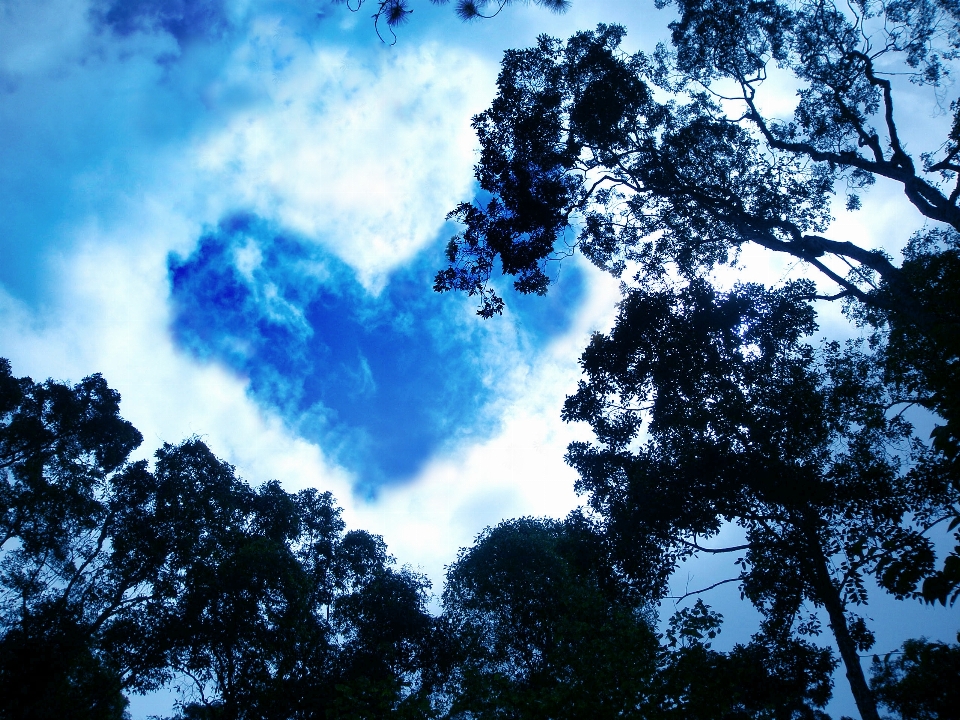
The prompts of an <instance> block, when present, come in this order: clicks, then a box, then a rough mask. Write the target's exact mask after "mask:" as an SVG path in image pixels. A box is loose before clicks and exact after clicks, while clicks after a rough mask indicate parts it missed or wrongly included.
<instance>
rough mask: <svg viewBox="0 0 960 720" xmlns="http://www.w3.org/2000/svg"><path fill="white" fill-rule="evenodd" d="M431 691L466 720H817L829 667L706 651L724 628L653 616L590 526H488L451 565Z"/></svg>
mask: <svg viewBox="0 0 960 720" xmlns="http://www.w3.org/2000/svg"><path fill="white" fill-rule="evenodd" d="M441 619H442V621H443V622H444V623H445V625H446V633H447V636H448V638H449V640H448V642H449V644H450V647H451V650H450V654H449V656H448V657H447V658H446V662H445V663H441V665H443V666H444V667H443V669H442V670H441V675H442V676H443V677H444V680H445V682H443V683H441V687H440V691H439V692H438V693H437V696H438V699H439V701H440V702H438V704H439V705H441V706H443V708H444V710H445V713H444V716H445V717H451V718H460V717H473V718H507V717H515V718H528V717H538V718H539V717H549V718H607V717H609V718H650V719H658V720H659V719H663V720H668V719H672V718H694V719H700V718H703V720H708V719H710V720H715V719H716V718H723V717H728V718H732V717H751V718H775V717H809V718H819V717H821V716H822V713H821V712H819V710H818V709H819V708H822V707H823V706H824V705H825V704H826V702H827V700H828V699H829V697H830V673H831V672H832V670H833V663H832V661H831V660H830V659H829V657H828V654H827V653H825V652H824V651H822V650H816V649H814V648H812V647H811V646H809V645H806V644H805V643H802V642H800V643H793V644H792V645H790V646H784V647H776V646H774V645H772V644H770V643H767V644H762V643H760V642H757V641H754V642H751V643H749V644H748V645H737V646H736V647H735V648H734V649H733V650H732V651H731V652H730V653H720V652H717V651H715V650H712V649H711V648H710V642H711V640H712V639H713V638H714V637H716V635H717V634H718V633H719V630H720V622H721V618H720V616H719V615H717V614H715V613H711V612H710V611H709V610H708V609H707V608H706V607H705V606H704V605H703V604H702V603H698V605H697V606H696V607H695V608H694V609H693V610H692V611H691V610H685V611H681V612H679V613H677V615H675V616H674V617H673V618H672V619H671V621H670V625H669V629H668V632H667V637H666V640H667V642H666V643H664V644H661V640H663V638H660V637H658V636H657V635H656V633H655V629H654V620H655V615H654V613H653V612H652V611H651V606H650V605H649V604H647V603H646V602H645V601H644V600H643V599H642V596H641V595H639V594H638V593H637V592H636V590H635V589H634V588H632V587H631V585H630V583H629V582H627V578H626V576H625V575H624V574H623V573H622V572H620V571H619V570H618V569H617V568H616V566H615V565H614V564H612V563H611V562H610V555H609V552H608V548H607V545H606V542H605V540H604V538H603V535H602V534H601V533H599V532H598V528H596V527H594V526H593V525H592V523H591V522H589V521H588V520H587V519H586V518H585V517H584V516H583V515H581V514H578V513H574V514H572V515H571V516H570V517H568V518H567V519H566V520H565V521H562V522H558V521H554V520H537V519H533V518H519V519H515V520H507V521H504V522H502V523H500V524H499V525H498V526H496V527H494V528H487V529H486V530H485V531H484V532H483V533H481V535H480V536H479V537H478V538H477V542H476V543H475V545H474V546H473V547H472V548H469V549H464V550H462V551H461V553H460V555H459V557H458V559H457V561H456V562H455V563H454V564H453V565H451V566H450V568H449V571H448V575H447V586H446V589H445V591H444V612H443V615H442V618H441Z"/></svg>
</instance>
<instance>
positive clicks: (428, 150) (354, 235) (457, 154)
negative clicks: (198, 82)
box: [195, 20, 495, 289]
mask: <svg viewBox="0 0 960 720" xmlns="http://www.w3.org/2000/svg"><path fill="white" fill-rule="evenodd" d="M302 43H303V41H302V40H301V39H300V38H298V37H296V36H294V35H292V33H291V31H290V29H289V28H287V27H286V26H285V25H284V24H283V23H282V22H279V21H276V22H274V21H268V20H264V21H262V22H259V23H258V24H256V26H255V31H254V32H252V33H251V36H250V38H249V41H248V42H247V43H246V44H245V45H244V46H243V47H241V48H240V49H238V51H237V58H236V61H235V63H234V68H235V73H236V75H235V76H234V77H232V78H231V80H230V81H231V82H240V81H241V75H243V74H244V73H249V74H250V75H251V76H256V77H259V78H260V79H261V81H262V80H263V78H264V76H265V77H267V78H269V79H268V80H266V81H265V82H264V84H263V91H264V93H265V94H266V96H267V97H268V100H267V101H266V105H265V106H260V105H258V106H257V107H255V108H251V109H250V110H249V111H244V112H239V113H237V114H236V115H234V116H233V117H232V118H231V120H230V121H229V122H228V123H227V124H226V126H225V127H223V128H222V130H220V131H219V132H216V133H213V134H211V135H210V136H209V137H207V138H206V139H204V140H203V141H202V142H201V143H199V144H198V146H197V147H196V150H195V152H196V155H197V157H198V164H199V168H200V169H201V170H202V171H203V172H205V173H207V174H208V176H209V177H210V178H211V184H212V185H215V186H216V187H217V188H218V189H219V192H221V193H222V194H223V195H224V201H225V202H226V203H228V204H232V205H233V206H234V207H238V208H246V209H249V210H250V211H253V212H255V213H257V214H258V215H260V216H262V217H266V218H269V219H271V220H273V221H275V222H277V223H278V224H280V225H282V226H283V227H285V228H288V229H289V230H291V231H294V232H297V233H299V234H301V235H302V236H304V237H305V238H309V239H311V240H313V241H315V242H317V243H319V244H322V245H323V246H324V247H326V248H328V249H330V250H331V251H332V252H334V253H335V254H336V255H337V256H338V257H340V258H341V259H342V260H343V261H344V262H346V263H348V264H349V265H351V266H352V267H354V268H355V269H357V271H358V273H359V276H360V280H361V282H362V283H363V284H364V285H366V286H368V287H371V288H374V289H375V288H376V287H378V283H381V282H383V279H384V277H385V275H386V274H387V273H389V272H390V270H391V269H392V268H394V267H397V266H399V265H402V264H404V263H405V262H406V261H408V260H409V259H410V258H411V257H413V255H414V254H415V253H416V252H417V251H418V250H419V249H420V248H422V247H424V245H426V244H427V243H429V242H432V241H433V239H434V237H435V234H436V231H437V229H438V227H439V226H440V225H441V224H442V222H443V218H444V216H445V215H446V213H447V212H448V211H449V210H450V209H452V208H453V207H454V205H455V204H456V203H457V202H458V201H459V200H462V199H463V198H464V197H466V196H468V195H469V194H470V190H471V183H472V165H473V163H474V160H475V155H474V153H475V146H476V140H475V137H474V133H473V131H472V129H471V127H470V117H471V115H472V114H473V113H474V112H478V111H479V110H480V109H482V107H483V106H484V104H485V103H486V101H487V100H488V99H489V96H490V95H491V94H492V91H493V77H494V72H495V68H494V66H493V65H488V64H485V63H482V62H480V61H479V60H477V59H476V57H475V56H472V55H468V54H465V53H459V52H457V51H455V50H452V49H450V48H443V49H441V48H439V47H438V46H436V45H432V44H429V43H427V44H423V45H417V46H416V47H410V46H405V47H403V48H398V49H395V50H392V51H389V52H384V53H382V54H379V55H378V56H375V58H374V59H373V60H372V61H371V60H369V59H368V60H366V61H360V60H358V58H357V56H356V55H354V54H351V53H349V52H347V51H345V50H343V49H330V48H317V49H310V50H309V51H305V50H304V48H303V47H302ZM243 82H244V83H248V84H249V83H253V82H254V81H253V79H250V78H248V79H246V80H243Z"/></svg>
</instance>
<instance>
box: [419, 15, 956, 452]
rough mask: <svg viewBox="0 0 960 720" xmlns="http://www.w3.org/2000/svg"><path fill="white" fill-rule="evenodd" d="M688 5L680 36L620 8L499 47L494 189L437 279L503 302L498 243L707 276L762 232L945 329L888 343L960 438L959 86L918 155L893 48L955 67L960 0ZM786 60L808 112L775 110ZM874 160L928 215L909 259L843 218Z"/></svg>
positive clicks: (642, 270)
mask: <svg viewBox="0 0 960 720" xmlns="http://www.w3.org/2000/svg"><path fill="white" fill-rule="evenodd" d="M657 4H658V6H663V5H666V4H668V3H667V2H658V3H657ZM676 5H677V9H678V11H679V19H678V20H676V21H675V22H674V23H672V24H671V28H672V31H673V32H672V42H673V48H672V50H668V49H667V48H665V47H663V46H660V47H659V48H658V49H657V51H656V52H655V53H654V54H653V55H646V54H644V53H637V54H634V55H628V54H627V53H625V52H624V51H623V50H621V48H620V45H621V41H622V39H623V36H624V32H625V31H624V30H623V28H621V27H618V26H600V27H598V28H597V30H596V31H595V32H582V33H578V34H576V35H574V36H573V37H572V38H570V40H569V41H568V42H567V43H562V42H560V41H558V40H555V39H552V38H548V37H541V38H540V40H539V43H538V45H537V47H535V48H530V49H527V50H517V51H509V52H507V53H506V54H505V56H504V60H503V66H502V70H501V73H500V77H499V80H498V87H499V92H498V95H497V97H496V98H495V99H494V101H493V103H492V104H491V106H490V108H489V109H488V110H487V111H485V112H483V113H481V114H480V115H477V116H476V117H475V118H474V127H475V128H476V130H477V133H478V136H479V138H480V143H481V156H480V162H479V164H478V165H477V168H476V175H477V180H478V181H479V184H480V187H481V189H482V190H483V191H484V192H485V193H488V194H489V195H490V199H489V201H488V202H486V203H485V204H462V205H460V206H459V207H458V208H457V209H456V210H454V211H453V212H452V213H451V217H453V218H455V219H457V220H459V221H461V222H462V223H463V224H464V225H465V229H464V231H463V232H462V233H461V234H460V235H458V236H456V237H455V238H454V239H453V240H451V242H450V245H449V247H448V257H449V261H450V265H449V267H448V268H447V269H446V270H443V271H441V272H440V273H438V275H437V278H436V283H435V287H436V289H437V290H439V291H446V290H462V291H465V292H467V293H469V294H471V295H476V296H478V297H479V299H480V309H479V313H480V314H481V315H483V316H487V317H489V316H491V315H494V314H497V313H499V312H500V311H501V309H502V306H503V305H502V300H501V299H500V297H499V296H498V295H497V293H496V291H495V289H494V288H493V287H492V285H490V280H491V277H492V275H493V272H494V269H495V267H496V265H497V263H499V265H500V268H501V269H502V271H503V273H504V274H507V275H512V276H514V277H515V278H516V279H515V281H514V286H515V287H516V289H517V290H519V291H520V292H525V293H543V292H545V291H546V289H547V286H548V284H549V277H548V274H547V272H546V263H547V262H549V261H551V260H556V259H558V258H561V257H563V256H564V255H565V254H567V253H569V252H570V251H571V250H572V249H574V248H579V249H580V250H581V251H582V252H583V253H584V254H585V255H586V256H587V257H588V258H589V259H590V260H591V261H593V262H594V263H595V264H596V265H598V266H599V267H601V268H603V269H605V270H608V271H610V272H612V273H614V274H615V275H621V274H622V273H624V272H625V271H626V270H627V269H628V268H629V269H630V273H631V274H632V275H634V276H635V277H636V278H637V279H638V280H639V281H640V282H641V283H650V282H656V281H658V280H660V279H663V278H664V277H665V276H669V275H679V276H680V277H684V278H687V279H690V278H694V277H698V276H701V275H702V274H703V273H705V272H708V271H709V270H710V269H712V268H713V267H715V266H716V265H718V264H724V263H729V262H731V261H733V260H735V259H736V256H737V253H738V250H739V249H740V248H742V247H744V246H745V245H748V244H755V245H759V246H761V247H764V248H767V249H769V250H771V251H774V252H779V253H784V254H787V255H790V256H791V257H794V258H796V259H797V260H799V261H802V262H803V263H806V264H808V265H809V266H811V267H812V268H815V269H816V270H817V271H819V272H820V273H821V275H822V276H823V277H824V278H825V279H827V280H829V281H831V282H832V283H835V284H836V285H837V286H838V288H839V289H838V291H837V292H835V293H831V294H823V293H821V292H813V293H812V295H811V296H812V297H814V298H827V299H832V300H839V299H845V300H847V301H849V302H852V303H854V305H855V306H856V307H858V308H859V309H860V310H861V311H862V312H863V315H862V317H863V318H864V319H865V320H868V321H869V322H872V323H874V324H876V325H877V326H883V325H886V327H887V328H888V329H889V331H890V332H891V333H892V335H893V340H894V341H895V345H896V346H897V347H898V348H899V347H911V346H917V344H918V342H919V343H920V344H922V345H923V347H924V349H925V350H930V351H932V352H929V353H927V352H925V353H924V355H923V357H924V358H925V359H921V358H920V357H918V353H899V352H898V353H894V354H893V355H892V356H891V368H890V370H891V372H892V373H893V374H895V375H896V377H897V378H898V379H899V380H901V381H903V382H904V388H905V390H908V391H909V393H910V395H909V397H910V400H911V401H913V402H916V403H918V404H921V405H922V406H923V407H926V408H928V409H930V410H932V411H934V412H936V413H938V414H939V415H940V416H941V417H942V418H943V419H944V420H945V423H944V426H943V429H942V430H941V431H939V432H938V434H937V441H938V443H940V445H941V447H942V448H943V449H944V450H945V451H947V450H948V449H950V448H952V452H954V453H955V452H956V450H957V448H958V447H960V444H958V443H960V441H958V437H960V435H958V432H960V427H958V425H957V423H958V422H960V420H958V419H957V413H958V408H960V405H958V403H960V400H958V390H957V388H958V385H960V383H958V382H957V376H956V363H955V361H954V358H956V357H957V356H958V354H960V348H958V345H957V339H956V338H957V337H958V333H957V331H956V329H957V327H958V323H960V317H958V309H957V302H956V301H957V298H956V296H955V292H956V291H955V288H956V287H957V286H958V279H960V278H958V274H957V273H958V270H960V261H958V257H960V254H958V253H960V234H958V231H960V208H958V206H957V201H958V198H960V184H958V183H960V176H958V173H957V171H958V170H960V165H958V164H957V157H958V154H960V144H958V143H960V139H958V138H960V106H958V105H957V104H954V105H952V106H951V107H952V109H953V111H954V124H953V126H952V128H951V129H950V130H949V132H948V133H947V134H946V135H945V136H944V137H942V138H939V139H937V140H935V141H934V142H933V143H931V147H930V148H929V152H927V153H922V154H921V156H920V158H919V160H917V159H915V158H914V157H913V156H911V155H910V153H909V152H908V151H907V149H906V148H905V146H904V144H903V142H902V141H901V132H900V131H899V130H898V125H897V123H898V122H899V121H900V119H901V118H902V116H903V115H904V114H905V112H904V109H903V108H902V107H900V106H899V105H896V104H895V102H894V98H895V90H896V88H895V85H894V82H893V81H892V80H891V77H892V75H891V69H896V70H897V71H898V72H901V73H906V74H908V75H909V77H910V79H911V80H912V81H913V82H915V83H917V84H920V85H928V86H932V87H933V88H934V92H936V91H937V90H938V89H941V88H942V84H941V83H942V81H943V79H944V78H945V77H946V76H947V74H948V72H949V71H950V66H951V63H952V61H953V60H954V58H955V57H956V56H957V51H958V49H960V45H958V43H960V25H958V21H960V14H958V11H957V9H956V7H955V5H954V4H953V3H948V2H940V1H939V0H903V1H898V2H873V1H871V0H863V1H862V2H857V3H853V4H850V5H842V6H841V5H835V4H834V3H832V2H829V1H827V0H816V1H811V2H798V3H792V4H791V3H784V2H777V1H776V0H761V1H758V2H748V3H744V2H740V1H739V0H678V1H677V2H676ZM897 63H899V64H897ZM774 67H776V68H782V69H784V70H787V71H789V72H790V73H792V74H793V76H794V79H795V80H796V82H797V83H798V85H799V86H800V90H799V92H798V93H797V97H798V102H797V104H796V106H795V109H794V113H793V117H792V118H787V119H785V118H776V117H768V116H767V115H765V114H764V113H763V111H762V103H761V99H762V97H763V90H764V86H765V84H766V83H767V82H768V76H769V75H770V74H771V70H772V68H774ZM664 95H666V96H667V99H665V100H664V99H663V98H664ZM876 178H884V179H886V180H888V181H891V182H895V183H898V184H899V185H900V186H901V187H902V188H903V191H904V193H905V195H906V197H907V198H908V199H909V201H910V202H911V203H912V204H913V206H914V207H915V208H916V209H917V211H918V214H919V216H922V217H923V218H926V219H927V220H929V221H930V222H931V223H932V225H931V228H930V229H929V230H927V231H924V232H923V233H921V234H920V235H918V236H917V237H915V238H913V239H912V240H911V241H910V243H909V245H908V247H907V248H906V254H905V260H904V262H903V263H901V265H900V266H897V265H896V264H895V263H894V262H893V260H892V259H890V258H889V257H887V256H886V255H885V254H884V253H883V252H881V251H878V250H872V249H870V248H868V247H864V246H862V245H859V244H857V242H856V239H851V238H839V239H832V238H829V237H827V235H829V234H830V225H831V220H832V212H833V211H834V207H833V198H834V194H835V192H836V190H837V188H838V186H840V187H843V186H846V188H847V189H848V190H849V191H850V194H849V196H848V202H847V208H848V211H850V212H853V211H855V210H856V209H857V208H858V207H859V206H860V199H859V193H860V191H862V190H863V189H865V188H866V187H868V186H869V185H871V184H872V183H873V182H874V181H875V179H876ZM574 235H575V236H576V239H575V241H572V242H571V238H572V237H573V236H574Z"/></svg>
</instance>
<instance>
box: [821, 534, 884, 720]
mask: <svg viewBox="0 0 960 720" xmlns="http://www.w3.org/2000/svg"><path fill="white" fill-rule="evenodd" d="M811 535H812V537H811V540H812V541H813V542H811V546H812V547H813V548H815V549H814V551H813V552H814V554H815V557H813V558H811V560H812V562H811V565H812V566H813V567H812V570H813V572H814V578H813V580H814V582H813V585H814V587H815V588H816V590H817V596H818V597H817V598H816V599H817V600H819V601H820V602H821V603H823V607H824V608H826V611H827V615H828V616H829V618H830V629H831V630H833V636H834V638H835V639H836V641H837V648H839V650H840V657H841V659H842V660H843V666H844V669H845V670H846V673H847V681H848V682H849V683H850V690H851V692H853V699H854V701H855V702H856V703H857V709H858V710H859V711H860V717H861V718H863V720H880V713H879V712H878V711H877V701H876V700H875V699H874V697H873V693H872V692H870V686H869V685H867V678H866V676H865V675H864V674H863V665H861V664H860V655H859V653H858V652H857V645H856V643H855V642H854V641H853V638H852V637H851V636H850V628H849V627H848V626H847V617H846V614H845V613H844V603H843V599H842V598H841V597H840V591H839V590H838V589H837V586H836V585H835V584H834V582H833V578H831V577H830V572H829V570H828V569H827V558H826V557H825V556H824V554H823V551H822V550H821V548H820V545H819V542H818V541H817V539H816V535H815V534H813V533H811Z"/></svg>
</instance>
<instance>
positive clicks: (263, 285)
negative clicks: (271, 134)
mask: <svg viewBox="0 0 960 720" xmlns="http://www.w3.org/2000/svg"><path fill="white" fill-rule="evenodd" d="M429 250H432V252H430V251H425V252H423V253H421V254H420V255H418V256H417V257H416V258H415V259H414V261H412V262H410V263H408V264H407V265H405V266H403V267H402V268H398V269H396V270H395V271H394V272H393V273H391V274H390V275H389V276H388V277H387V278H386V280H385V281H384V284H383V287H382V288H381V290H380V292H378V293H373V292H371V291H370V290H368V289H367V288H365V287H363V285H362V284H361V283H360V282H359V280H358V276H357V273H356V272H355V271H354V270H353V269H352V268H351V267H350V266H348V265H347V264H346V263H344V262H343V261H341V260H339V259H338V258H337V257H336V256H334V255H333V254H331V253H330V252H329V251H327V250H325V249H324V248H322V247H320V246H318V245H316V244H313V243H310V242H308V241H305V240H304V239H302V238H301V237H299V236H297V235H295V234H292V233H290V232H289V231H287V232H283V231H280V230H279V229H277V228H276V227H275V226H274V225H272V224H271V223H269V222H267V221H265V220H263V219H261V218H258V217H256V216H253V215H249V214H245V215H236V216H232V217H230V218H227V219H225V220H224V221H223V222H221V223H220V225H219V226H218V228H217V229H216V230H215V231H212V232H210V233H207V234H205V235H204V236H203V237H202V238H201V239H200V241H199V244H198V245H197V247H196V249H195V250H194V252H193V253H191V254H190V255H189V256H186V257H181V256H178V255H175V254H174V255H171V257H170V260H169V268H170V283H171V302H172V306H173V319H172V329H173V333H174V337H175V338H176V340H177V342H178V343H179V344H180V345H181V346H182V347H184V348H186V349H187V350H189V351H190V352H191V353H192V354H193V355H194V356H195V357H197V358H199V359H202V360H208V361H210V360H213V361H218V362H221V363H223V364H224V365H226V366H227V367H230V368H232V369H233V370H234V371H235V372H236V373H238V374H239V375H240V376H242V377H244V378H247V379H248V381H249V392H250V393H251V395H252V397H254V398H255V399H256V400H257V401H258V402H260V403H261V404H263V405H264V406H265V407H269V408H272V409H275V410H276V411H278V412H279V413H280V414H281V415H282V416H283V417H284V418H286V420H287V421H288V422H289V423H290V424H291V426H292V427H294V428H296V430H297V432H298V433H299V434H300V435H302V436H303V437H305V438H307V439H310V440H313V441H315V442H317V443H318V445H319V446H320V447H321V448H323V450H324V452H325V453H327V454H328V455H329V456H331V457H333V458H334V459H335V460H336V461H337V462H338V463H339V464H341V465H342V466H344V467H346V468H348V469H349V470H351V471H352V472H354V473H355V474H356V476H357V478H358V482H357V488H358V489H359V490H360V491H361V492H364V493H372V492H374V491H375V490H376V489H377V488H378V487H379V486H381V485H383V484H385V483H392V482H397V481H401V480H409V479H410V478H412V477H414V476H415V475H416V474H417V473H418V472H419V471H420V470H421V469H422V468H423V466H424V465H425V464H426V463H427V462H428V461H429V460H430V458H432V457H433V456H435V455H436V454H437V453H439V452H442V451H444V450H448V449H450V448H452V447H457V446H459V445H460V444H462V443H463V442H465V441H466V440H468V439H472V440H474V441H476V440H478V439H483V438H486V437H489V436H490V435H492V434H494V433H495V432H496V431H497V430H499V414H498V413H499V412H500V410H501V409H502V408H500V407H499V404H500V402H499V401H500V400H501V398H503V397H504V396H507V395H510V394H513V393H515V392H516V391H517V389H518V381H519V380H520V375H519V373H521V372H523V371H526V370H528V368H530V367H532V366H535V365H536V364H537V362H538V361H539V357H538V355H539V353H540V352H541V350H542V348H543V347H544V346H545V345H546V344H547V343H549V342H550V341H551V340H552V339H554V338H555V337H557V336H559V335H561V334H563V333H564V332H566V331H567V330H568V329H569V327H570V325H571V321H572V319H573V318H574V316H575V312H576V310H575V309H576V308H577V307H578V304H579V301H580V299H581V298H582V296H583V278H582V273H581V272H580V271H579V270H578V269H577V268H576V267H575V266H574V267H571V268H570V269H569V270H568V271H567V274H566V275H565V278H564V280H565V283H564V290H565V291H566V292H565V293H564V294H563V295H561V294H560V293H556V294H555V295H554V296H552V297H551V300H552V302H546V301H543V302H530V301H526V302H524V301H523V300H521V299H520V298H516V297H511V298H510V299H511V301H516V302H512V303H511V307H512V310H513V311H512V313H511V314H510V316H509V317H508V318H505V319H502V320H500V321H499V322H484V321H482V320H480V319H479V318H477V317H476V315H475V314H474V312H473V307H472V304H471V303H470V302H469V301H465V300H464V299H463V298H460V297H457V296H439V295H437V294H436V293H435V292H433V290H432V276H433V274H434V273H435V272H436V270H437V269H438V268H439V266H440V264H441V262H442V253H441V252H440V248H438V247H436V246H431V247H430V248H429Z"/></svg>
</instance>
